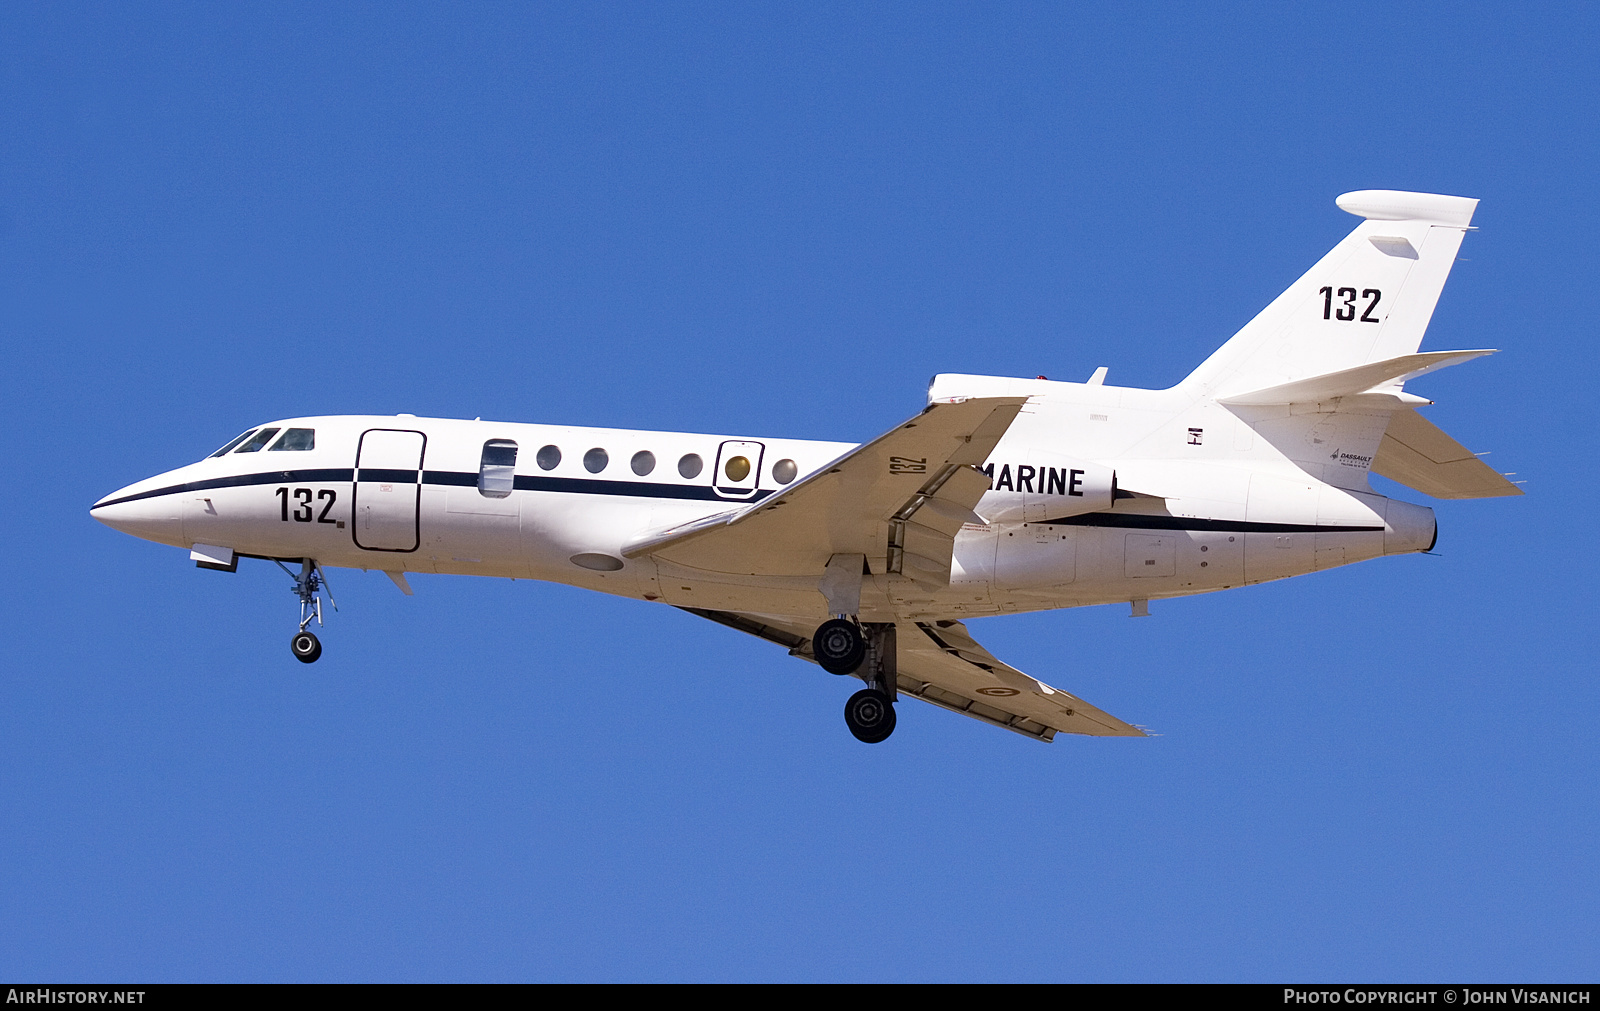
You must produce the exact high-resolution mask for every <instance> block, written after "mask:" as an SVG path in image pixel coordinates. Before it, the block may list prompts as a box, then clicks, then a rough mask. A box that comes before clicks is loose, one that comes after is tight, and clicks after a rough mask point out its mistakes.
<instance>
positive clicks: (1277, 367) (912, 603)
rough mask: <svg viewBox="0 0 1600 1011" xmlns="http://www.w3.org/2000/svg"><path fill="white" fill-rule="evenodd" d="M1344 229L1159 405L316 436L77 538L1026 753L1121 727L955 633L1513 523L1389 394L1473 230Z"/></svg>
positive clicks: (1364, 195) (468, 425)
mask: <svg viewBox="0 0 1600 1011" xmlns="http://www.w3.org/2000/svg"><path fill="white" fill-rule="evenodd" d="M1338 205H1339V206H1340V207H1341V208H1343V209H1344V210H1346V211H1348V212H1350V213H1351V214H1355V215H1357V216H1359V217H1361V218H1363V219H1365V220H1363V221H1362V223H1361V224H1360V225H1358V226H1357V227H1356V229H1355V231H1353V232H1351V233H1350V235H1349V236H1348V237H1346V238H1345V239H1344V241H1342V242H1340V243H1339V244H1338V245H1337V246H1335V247H1334V248H1333V251H1332V252H1330V253H1328V255H1327V256H1325V257H1323V258H1322V259H1321V260H1320V261H1319V262H1318V263H1317V264H1316V265H1315V266H1314V267H1312V268H1311V270H1310V271H1308V272H1307V273H1306V274H1305V276H1304V277H1302V278H1300V280H1298V281H1296V282H1295V283H1294V284H1293V285H1292V286H1290V288H1289V290H1288V291H1286V292H1284V293H1283V294H1282V295H1280V296H1279V297H1278V298H1277V299H1276V300H1275V301H1273V303H1272V304H1271V305H1269V306H1267V308H1266V309H1265V310H1263V311H1262V312H1261V314H1260V315H1258V316H1257V317H1256V318H1255V319H1253V320H1252V321H1251V322H1250V323H1249V324H1248V325H1247V326H1246V327H1245V328H1244V329H1243V330H1241V331H1239V333H1238V334H1237V335H1235V336H1234V337H1233V339H1232V340H1230V341H1228V342H1227V343H1226V344H1224V345H1223V346H1222V348H1221V349H1219V350H1218V351H1217V352H1216V353H1215V354H1213V355H1212V356H1211V357H1210V358H1208V359H1207V360H1206V361H1205V363H1204V364H1202V365H1201V366H1200V367H1199V368H1198V369H1196V370H1195V371H1194V372H1193V373H1192V374H1191V375H1190V376H1189V377H1188V378H1186V379H1185V380H1183V381H1182V382H1181V383H1179V384H1178V385H1176V386H1174V387H1172V388H1171V389H1167V390H1140V389H1130V388H1126V387H1118V386H1111V385H1108V384H1107V383H1106V382H1105V378H1106V370H1105V369H1104V368H1100V369H1097V370H1096V371H1095V373H1094V375H1093V376H1091V377H1090V378H1089V380H1088V382H1085V383H1065V382H1051V381H1048V380H1046V379H1043V378H1042V377H1041V378H1038V379H1008V378H1001V377H993V376H968V375H939V376H935V377H934V379H933V381H932V383H931V385H930V386H929V388H928V402H927V406H926V407H925V408H924V409H923V410H922V411H921V412H920V413H918V414H917V415H916V416H914V417H912V418H910V419H908V420H907V421H905V422H904V423H903V424H899V425H896V426H895V427H894V428H893V429H891V430H889V431H888V432H886V433H885V434H883V435H881V436H879V437H878V438H876V439H873V440H872V441H870V442H867V443H864V444H862V445H859V446H856V445H850V444H847V443H835V442H810V441H800V440H794V439H769V438H750V437H743V436H741V437H737V438H735V437H728V436H720V435H688V434H682V433H676V432H642V431H627V430H620V429H600V428H564V427H560V426H554V425H523V424H510V423H502V422H490V421H481V420H478V421H450V420H441V419H432V418H417V417H413V416H411V415H407V414H402V415H399V416H396V417H350V416H331V417H316V418H290V419H286V420H283V421H275V422H272V423H271V424H267V425H263V426H260V427H256V428H252V429H250V430H249V431H247V432H245V433H244V434H243V435H240V436H239V437H238V438H236V439H234V440H233V441H231V442H229V443H228V444H227V445H225V446H223V447H222V448H221V449H219V450H217V451H216V452H215V453H213V454H211V455H210V456H209V457H207V458H206V459H204V460H201V461H200V462H198V463H193V464H190V465H188V466H186V467H180V468H178V469H177V470H173V471H169V472H168V473H165V474H162V475H160V476H158V477H153V478H150V479H149V480H145V481H140V482H138V483H137V484H133V485H129V486H128V487H126V488H123V489H122V490H121V491H118V492H115V493H113V494H111V495H108V496H107V497H106V498H104V499H102V500H101V501H100V502H98V503H96V504H95V506H94V507H93V509H92V510H91V513H90V514H91V515H92V516H93V517H94V518H95V519H97V520H100V521H101V522H102V523H105V524H107V525H108V526H111V527H114V528H116V529H118V530H122V531H125V532H127V533H130V534H133V535H135V536H137V537H143V538H145V539H147V540H152V541H157V542H160V543H163V544H171V545H174V546H177V547H182V548H186V549H188V550H189V552H190V557H191V558H192V559H193V560H194V561H195V562H196V563H198V565H199V566H200V567H202V568H206V569H219V570H222V571H225V572H232V571H235V570H236V569H237V567H238V564H239V559H240V558H241V557H245V558H259V559H266V560H269V561H273V562H276V563H277V564H278V565H280V566H281V567H283V568H284V569H285V571H287V572H288V573H289V574H290V576H292V577H293V579H294V581H295V588H296V590H297V592H298V593H299V596H300V602H301V613H300V623H299V629H298V631H297V632H296V633H295V634H294V636H293V639H292V647H293V651H294V655H295V656H296V657H297V658H299V659H300V660H302V661H304V662H306V663H310V662H312V661H314V660H316V659H317V657H318V656H320V655H321V653H322V645H321V643H320V642H319V641H318V639H317V636H316V635H315V634H314V633H313V632H311V631H310V628H309V626H310V624H311V622H312V621H316V622H317V624H318V626H319V627H321V624H322V606H321V597H322V595H323V594H325V593H326V592H327V584H326V577H325V576H324V574H323V569H324V567H346V568H359V569H379V570H381V571H383V572H385V573H387V574H388V575H389V577H390V578H391V579H393V580H394V582H395V583H396V585H397V586H398V587H399V588H400V589H401V590H402V591H404V592H405V593H407V594H409V593H410V592H411V588H410V586H409V584H408V583H407V580H406V574H407V573H410V572H440V573H456V574H462V575H477V576H500V577H510V578H532V579H546V580H552V581H555V582H561V583H570V584H572V585H575V586H583V587H587V588H589V589H592V590H599V591H601V592H603V593H612V594H617V595H619V596H624V597H634V598H638V599H642V600H649V601H660V602H663V603H667V604H671V605H673V606H676V607H679V608H682V609H683V610H685V611H688V612H689V613H691V614H696V615H699V616H701V617H703V618H709V619H710V620H712V621H716V622H719V623H721V624H723V625H727V626H729V627H731V628H735V629H738V630H739V631H742V632H747V633H749V634H751V635H755V636H759V637H760V638H763V639H766V640H769V641H771V642H775V643H777V644H778V645H780V646H783V647H785V648H786V649H788V650H789V653H790V654H791V655H792V656H797V657H800V658H802V659H804V660H809V661H813V662H815V663H817V664H818V665H819V666H821V667H822V668H823V669H824V670H826V671H829V672H831V673H834V674H851V675H854V676H855V677H857V678H859V679H861V680H862V681H864V682H865V683H866V687H865V688H864V689H862V690H861V691H858V692H856V693H855V694H854V695H852V696H851V697H850V700H849V702H848V704H847V705H846V707H845V720H846V723H847V724H848V726H849V728H850V731H851V733H853V734H854V735H855V736H856V737H857V738H858V739H860V740H862V741H865V742H868V743H875V742H878V741H882V740H884V739H885V738H887V737H888V736H889V734H890V733H891V732H892V731H893V729H894V725H895V710H894V703H895V702H896V701H897V700H898V699H899V697H900V696H902V695H912V696H915V697H916V698H919V699H923V700H924V701H927V702H931V703H933V704H934V705H938V706H942V707H944V708H946V709H950V710H953V711H955V712H958V713H962V714H964V715H966V716H970V717H973V718H975V719H980V720H983V721H985V722H988V723H992V724H994V725H996V726H1000V727H1004V728H1006V729H1007V730H1011V731H1015V732H1016V733H1020V734H1024V735H1027V736H1029V737H1032V738H1035V739H1037V740H1042V741H1049V740H1051V739H1052V738H1054V736H1055V735H1056V734H1057V733H1059V732H1066V733H1075V734H1090V735H1101V736H1140V735H1142V733H1143V732H1142V731H1141V730H1139V729H1138V728H1137V727H1135V726H1132V725H1130V724H1128V723H1124V722H1123V721H1122V720H1119V719H1117V718H1116V717H1114V716H1111V715H1109V714H1107V713H1104V712H1102V711H1100V710H1099V709H1096V708H1095V707H1094V706H1092V705H1089V704H1088V703H1087V702H1084V701H1083V700H1081V699H1079V698H1077V697H1075V696H1073V695H1070V694H1068V693H1067V692H1065V691H1062V690H1060V689H1057V688H1053V687H1051V686H1049V685H1047V684H1045V683H1044V682H1043V681H1040V680H1037V679H1036V678H1033V677H1030V676H1028V675H1026V674H1023V673H1022V672H1021V671H1018V670H1016V669H1014V668H1012V667H1009V666H1007V665H1006V664H1004V663H1002V662H1001V661H999V660H997V659H996V658H995V657H993V656H992V655H990V654H989V652H988V651H987V650H985V649H984V648H983V647H982V646H980V645H979V644H978V643H977V642H976V641H975V640H974V639H973V638H972V636H971V634H970V633H969V632H968V630H967V627H966V625H965V624H964V623H963V619H965V618H968V617H974V616H980V615H991V614H1006V613H1012V612H1019V611H1037V610H1044V609H1046V608H1059V607H1082V606H1085V605H1089V604H1107V603H1113V602H1119V601H1120V602H1124V603H1131V605H1132V612H1133V614H1134V615H1143V614H1146V613H1148V607H1149V601H1151V600H1153V599H1156V598H1162V597H1179V596H1187V595H1189V594H1195V593H1207V592H1210V591H1213V590H1226V589H1230V588H1232V587H1236V586H1244V585H1247V584H1250V583H1260V582H1264V581H1266V580H1270V579H1282V578H1284V577H1286V576H1295V575H1300V574H1302V573H1307V572H1315V571H1318V570H1321V569H1330V568H1333V567H1335V566H1339V565H1348V564H1350V563H1351V562H1358V561H1362V560H1364V559H1368V558H1376V557H1378V556H1380V555H1394V554H1404V553H1407V552H1420V551H1428V550H1430V549H1431V548H1432V547H1433V544H1434V541H1435V539H1436V537H1437V534H1436V526H1435V523H1434V516H1433V511H1432V510H1431V509H1428V508H1425V507H1423V506H1420V505H1413V504H1411V503H1408V502H1401V501H1397V500H1394V499H1389V498H1386V497H1384V496H1382V495H1378V494H1375V493H1374V492H1373V491H1372V489H1371V487H1370V485H1369V484H1368V481H1367V475H1368V473H1369V472H1373V471H1376V472H1377V473H1379V474H1382V475H1384V476H1385V477H1388V478H1391V479H1393V480H1395V481H1397V482H1400V483H1401V484H1404V485H1406V486H1408V487H1410V488H1413V489H1416V490H1417V491H1420V492H1422V493H1424V494H1427V495H1431V496H1433V497H1435V498H1446V499H1455V498H1482V497H1489V496H1497V495H1518V494H1521V491H1520V490H1519V489H1518V488H1517V486H1516V484H1514V483H1513V482H1511V481H1509V480H1507V476H1505V475H1501V474H1498V473H1496V472H1495V471H1493V470H1491V469H1490V468H1489V467H1488V466H1487V465H1486V464H1485V463H1484V462H1483V461H1482V460H1480V459H1479V458H1478V457H1476V456H1474V455H1473V454H1472V453H1470V452H1468V451H1467V450H1465V449H1463V448H1462V447H1461V446H1460V445H1459V444H1458V443H1457V442H1456V441H1455V440H1454V439H1451V438H1450V437H1449V436H1447V435H1445V434H1444V433H1443V432H1441V431H1440V430H1439V429H1438V428H1436V427H1434V425H1433V424H1431V423H1430V422H1428V421H1426V420H1424V419H1423V417H1422V416H1421V415H1419V414H1418V413H1417V411H1416V409H1417V408H1418V407H1420V406H1423V405H1426V404H1428V403H1430V401H1428V400H1425V399H1423V398H1422V397H1419V396H1416V395H1415V394H1412V393H1408V392H1406V391H1405V389H1404V386H1405V383H1406V381H1407V380H1410V379H1412V378H1415V377H1417V376H1420V375H1422V374H1423V373H1426V372H1431V371H1433V370H1435V369H1439V368H1443V367H1444V366H1447V365H1455V364H1457V363H1459V362H1464V361H1467V360H1468V359H1471V358H1477V357H1479V356H1480V355H1486V354H1489V353H1490V352H1489V351H1482V350H1480V351H1432V352H1425V353H1418V351H1417V349H1418V346H1419V345H1420V344H1421V341H1422V336H1423V332H1424V330H1425V329H1426V328H1427V324H1428V320H1429V318H1430V317H1431V316H1432V314H1433V309H1434V305H1435V303H1436V302H1437V301H1438V298H1439V293H1440V291H1441V290H1442V289H1443V287H1444V283H1445V278H1446V277H1447V276H1448V275H1449V273H1450V267H1451V265H1452V264H1453V263H1454V262H1455V259H1456V251H1457V249H1458V248H1459V247H1460V245H1461V240H1462V237H1463V235H1464V234H1465V232H1466V231H1467V230H1468V229H1469V227H1470V223H1471V220H1472V214H1473V210H1474V209H1475V208H1476V206H1477V201H1476V200H1472V199H1468V198H1465V197H1451V196H1440V195H1435V194H1427V193H1402V192H1396V191H1390V190H1365V191H1361V192H1356V193H1347V194H1345V195H1344V196H1342V197H1340V198H1339V199H1338Z"/></svg>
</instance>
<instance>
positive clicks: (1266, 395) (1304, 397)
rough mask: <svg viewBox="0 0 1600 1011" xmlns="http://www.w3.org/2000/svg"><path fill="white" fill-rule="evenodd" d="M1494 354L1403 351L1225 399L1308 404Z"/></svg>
mask: <svg viewBox="0 0 1600 1011" xmlns="http://www.w3.org/2000/svg"><path fill="white" fill-rule="evenodd" d="M1492 354H1494V349H1492V348H1491V349H1486V350H1479V351H1428V352H1425V353H1423V354H1415V355H1401V356H1400V357H1399V358H1390V359H1387V360H1385V361H1381V362H1371V363H1369V364H1366V365H1358V366H1356V367H1355V368H1353V369H1343V370H1341V371H1339V372H1328V373H1325V374H1324V375H1320V376H1312V377H1310V378H1309V379H1300V380H1297V381H1295V382H1292V383H1284V384H1283V385H1281V386H1269V387H1267V388H1266V389H1264V390H1253V391H1251V392H1249V393H1239V394H1235V395H1234V396H1231V397H1224V398H1223V399H1222V400H1221V403H1223V404H1227V405H1229V406H1234V407H1266V406H1271V405H1277V404H1308V403H1316V402H1318V401H1325V400H1333V399H1336V398H1338V397H1351V396H1355V395H1356V394H1358V393H1366V392H1367V391H1369V390H1371V389H1372V388H1373V387H1375V386H1386V385H1389V384H1392V383H1403V382H1405V381H1406V380H1408V379H1415V378H1416V377H1417V376H1420V375H1423V374H1424V373H1428V372H1433V371H1435V370H1437V369H1442V368H1445V367H1447V366H1450V365H1460V364H1461V363H1462V362H1469V361H1471V360H1472V359H1474V358H1481V357H1483V356H1484V355H1492Z"/></svg>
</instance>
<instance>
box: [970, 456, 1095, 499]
mask: <svg viewBox="0 0 1600 1011" xmlns="http://www.w3.org/2000/svg"><path fill="white" fill-rule="evenodd" d="M983 472H984V473H985V474H987V475H989V487H991V488H993V489H994V490H995V491H1026V492H1032V493H1034V494H1035V495H1076V496H1078V497H1080V498H1081V497H1082V496H1083V474H1084V472H1083V471H1081V470H1078V469H1076V468H1072V469H1068V468H1065V467H1030V466H1028V465H1027V464H1025V463H1019V464H1017V474H1016V480H1015V482H1013V481H1012V477H1011V465H1010V464H1009V463H1003V464H1001V465H1000V476H999V477H998V478H996V477H995V476H994V464H992V463H991V464H989V465H988V466H987V467H984V468H983ZM1035 484H1037V485H1038V488H1035V487H1034V485H1035Z"/></svg>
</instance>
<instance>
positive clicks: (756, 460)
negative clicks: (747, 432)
mask: <svg viewBox="0 0 1600 1011" xmlns="http://www.w3.org/2000/svg"><path fill="white" fill-rule="evenodd" d="M765 449H766V447H765V446H763V445H762V444H761V443H759V442H740V441H737V440H729V441H728V442H724V443H723V444H722V447H721V448H720V449H718V450H717V466H716V469H715V470H713V471H712V472H711V484H712V487H714V488H716V489H717V494H718V495H721V496H722V497H723V498H746V499H747V498H753V497H754V496H755V493H756V485H757V484H759V483H760V482H761V457H762V453H763V452H764V451H765Z"/></svg>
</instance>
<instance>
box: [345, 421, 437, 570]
mask: <svg viewBox="0 0 1600 1011" xmlns="http://www.w3.org/2000/svg"><path fill="white" fill-rule="evenodd" d="M427 441H428V440H427V437H426V436H424V435H423V434H422V433H421V432H410V431H398V430H395V429H390V428H373V429H369V430H367V431H366V432H363V433H362V434H361V443H360V445H359V446H358V447H357V448H356V475H355V492H354V494H353V495H352V497H351V519H352V521H353V522H352V524H351V527H352V531H353V536H354V538H355V542H356V547H358V548H365V549H366V550H368V551H415V550H417V545H418V543H419V537H420V530H419V526H420V521H421V502H422V498H421V491H422V454H423V450H424V448H425V447H426V445H427Z"/></svg>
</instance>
